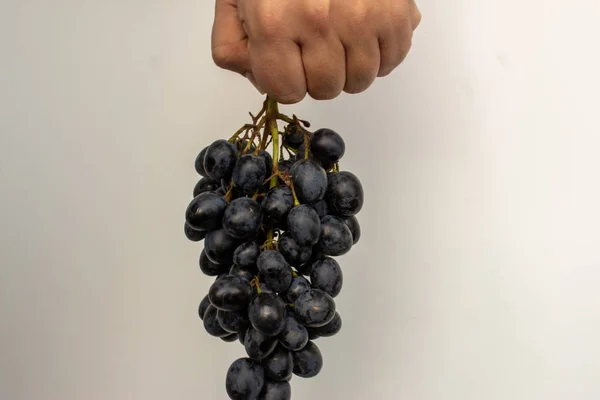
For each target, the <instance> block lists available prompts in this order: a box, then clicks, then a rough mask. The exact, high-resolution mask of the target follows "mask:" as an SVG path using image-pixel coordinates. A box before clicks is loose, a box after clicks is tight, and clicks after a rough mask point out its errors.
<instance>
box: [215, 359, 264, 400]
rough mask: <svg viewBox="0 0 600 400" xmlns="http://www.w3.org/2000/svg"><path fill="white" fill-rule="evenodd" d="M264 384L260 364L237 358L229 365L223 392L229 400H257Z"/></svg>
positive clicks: (262, 370)
mask: <svg viewBox="0 0 600 400" xmlns="http://www.w3.org/2000/svg"><path fill="white" fill-rule="evenodd" d="M264 384H265V371H264V369H263V367H262V366H261V365H260V363H258V362H256V361H254V360H251V359H249V358H239V359H237V360H235V361H234V362H233V364H231V366H230V367H229V370H228V371H227V377H226V378H225V390H226V391H227V395H228V396H229V398H230V399H231V400H251V399H257V398H258V396H259V395H260V393H261V392H262V390H263V386H264Z"/></svg>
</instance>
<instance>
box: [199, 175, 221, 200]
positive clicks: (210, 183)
mask: <svg viewBox="0 0 600 400" xmlns="http://www.w3.org/2000/svg"><path fill="white" fill-rule="evenodd" d="M220 187H221V183H220V182H219V181H217V180H214V179H211V178H202V179H200V180H199V181H198V183H196V186H194V197H196V196H198V195H199V194H200V193H204V192H214V191H215V190H217V189H218V188H220ZM223 194H225V193H223Z"/></svg>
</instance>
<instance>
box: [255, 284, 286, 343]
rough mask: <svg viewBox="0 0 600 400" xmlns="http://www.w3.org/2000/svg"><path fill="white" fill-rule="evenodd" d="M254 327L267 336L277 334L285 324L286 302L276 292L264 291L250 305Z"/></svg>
mask: <svg viewBox="0 0 600 400" xmlns="http://www.w3.org/2000/svg"><path fill="white" fill-rule="evenodd" d="M248 316H249V318H250V323H251V324H252V327H253V328H254V329H256V330H257V331H259V332H260V333H262V334H264V335H267V336H277V335H279V334H280V333H281V331H282V330H283V328H284V326H285V317H286V309H285V303H284V302H283V300H281V298H280V297H279V296H278V295H277V294H276V293H266V292H262V293H260V294H259V295H258V296H256V297H255V298H254V300H252V302H251V303H250V306H248Z"/></svg>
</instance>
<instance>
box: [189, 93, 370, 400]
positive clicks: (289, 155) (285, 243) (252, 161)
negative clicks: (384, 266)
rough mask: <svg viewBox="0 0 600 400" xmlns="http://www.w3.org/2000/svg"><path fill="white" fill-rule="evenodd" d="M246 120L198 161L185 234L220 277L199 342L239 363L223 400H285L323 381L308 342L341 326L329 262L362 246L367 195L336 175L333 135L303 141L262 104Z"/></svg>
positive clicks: (294, 127)
mask: <svg viewBox="0 0 600 400" xmlns="http://www.w3.org/2000/svg"><path fill="white" fill-rule="evenodd" d="M250 116H251V117H252V123H249V124H246V125H244V126H243V127H242V128H241V129H240V130H238V131H237V132H236V133H235V134H234V135H233V136H232V137H231V138H230V139H229V140H226V139H219V140H215V141H214V142H213V143H211V144H210V145H209V146H207V147H206V148H204V149H203V150H202V151H201V152H200V154H199V155H198V157H197V159H196V163H195V166H196V171H197V172H198V173H199V174H200V175H201V176H202V178H201V179H200V181H199V182H198V183H197V184H196V186H195V188H194V192H193V195H194V198H193V200H192V201H191V203H190V204H189V206H188V207H187V210H186V213H185V229H184V230H185V234H186V236H187V238H188V239H190V240H192V241H195V242H199V241H202V240H203V241H204V248H203V250H202V252H201V254H200V269H201V270H202V272H203V273H204V274H206V275H208V276H211V277H215V278H214V279H215V280H214V283H212V285H211V286H210V288H209V290H208V294H207V295H206V296H205V297H204V298H203V299H202V301H201V303H200V306H199V309H198V313H199V316H200V319H201V320H202V321H203V324H204V328H205V330H206V332H207V333H208V334H209V335H211V336H214V337H217V338H220V339H222V340H224V341H226V342H237V341H239V342H240V343H241V344H242V345H243V347H244V349H245V352H246V354H245V355H244V356H243V357H241V358H239V359H237V360H236V361H234V362H233V364H231V366H230V368H229V370H228V371H227V374H226V379H225V385H226V391H227V394H228V396H229V398H230V399H232V400H287V399H290V398H291V387H290V383H289V381H290V380H291V378H292V376H293V375H296V376H298V377H302V378H312V377H315V376H316V375H318V374H319V372H320V371H321V370H322V367H323V357H322V354H321V351H320V349H319V347H317V345H316V344H315V341H316V340H317V339H319V338H322V337H331V336H334V335H335V334H337V333H338V332H339V331H340V329H341V327H342V319H341V316H340V314H339V312H338V311H337V310H336V303H335V301H334V298H335V297H336V296H337V295H339V293H340V291H341V289H342V283H343V274H342V269H341V267H340V265H339V263H338V262H337V261H336V259H335V257H338V256H341V255H344V254H346V253H348V252H349V251H350V249H351V248H352V247H353V246H354V245H355V244H356V243H357V242H358V241H359V239H360V235H361V231H360V225H359V223H358V220H357V218H356V215H357V214H358V213H359V211H360V210H361V208H362V206H363V202H364V195H363V188H362V185H361V183H360V181H359V179H358V178H357V177H356V176H355V175H354V174H353V173H351V172H348V171H342V170H340V167H339V161H340V159H341V158H342V156H343V155H344V153H345V144H344V141H343V139H342V138H341V136H340V135H339V134H338V133H336V132H335V131H333V130H331V129H319V130H316V131H314V132H310V131H309V130H308V128H310V124H309V123H308V122H307V121H303V120H299V119H298V118H297V117H296V116H293V117H288V116H286V115H284V114H282V113H280V112H279V109H278V105H277V103H276V102H274V101H272V100H270V99H269V98H267V99H266V100H265V102H264V104H263V108H262V110H261V111H260V112H259V113H258V114H257V115H256V116H254V115H252V114H250ZM279 123H281V124H282V125H283V126H284V129H283V130H282V131H280V127H279ZM271 144H272V152H268V151H267V148H268V147H269V146H270V145H271Z"/></svg>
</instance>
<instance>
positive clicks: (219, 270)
mask: <svg viewBox="0 0 600 400" xmlns="http://www.w3.org/2000/svg"><path fill="white" fill-rule="evenodd" d="M229 268H230V267H229V264H223V265H222V264H217V263H214V262H212V261H210V260H209V258H208V256H207V255H206V251H205V250H204V249H202V251H201V252H200V270H201V271H202V273H204V275H207V276H217V275H220V274H224V273H227V272H228V271H229Z"/></svg>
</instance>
